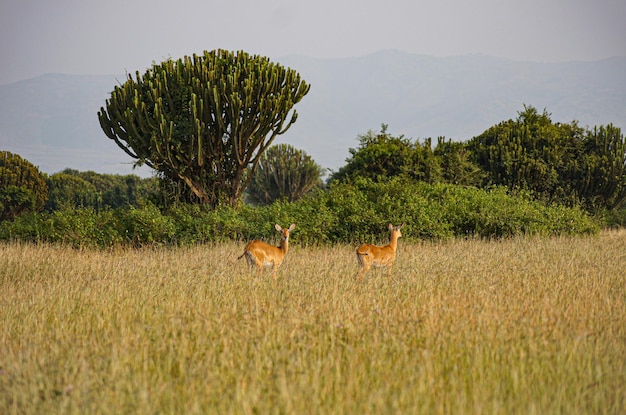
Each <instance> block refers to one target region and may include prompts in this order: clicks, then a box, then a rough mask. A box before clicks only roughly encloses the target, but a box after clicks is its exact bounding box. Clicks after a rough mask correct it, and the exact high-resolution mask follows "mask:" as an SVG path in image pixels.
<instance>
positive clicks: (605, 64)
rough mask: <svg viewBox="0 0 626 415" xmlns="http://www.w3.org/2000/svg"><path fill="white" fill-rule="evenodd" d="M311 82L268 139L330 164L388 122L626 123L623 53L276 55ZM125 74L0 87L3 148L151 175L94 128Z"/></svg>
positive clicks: (48, 78) (473, 128)
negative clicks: (557, 58) (526, 113)
mask: <svg viewBox="0 0 626 415" xmlns="http://www.w3.org/2000/svg"><path fill="white" fill-rule="evenodd" d="M277 61H278V62H280V63H281V64H283V65H285V66H289V67H292V68H294V69H296V70H297V71H298V72H299V73H300V74H301V75H302V76H303V78H304V79H305V80H306V81H307V82H309V83H310V84H311V85H312V87H311V91H310V92H309V94H308V95H307V96H306V97H305V98H304V99H303V100H302V102H301V103H299V104H298V105H297V106H296V109H297V111H298V113H299V115H300V116H299V118H298V122H297V123H296V124H294V125H293V126H292V128H291V129H290V130H289V131H288V132H287V133H286V134H285V135H284V136H282V137H280V138H279V141H277V142H287V143H290V144H292V145H294V146H296V147H297V148H301V149H303V150H305V151H307V152H308V153H309V154H310V155H311V156H312V157H313V158H314V159H315V160H316V161H317V162H318V163H319V164H321V165H322V166H323V167H326V168H330V169H337V168H338V167H340V166H342V165H343V164H344V161H345V159H346V157H348V156H349V153H348V149H349V148H350V147H355V146H356V145H357V144H358V142H357V141H356V137H357V135H358V134H361V133H364V132H367V131H368V130H374V131H377V130H378V129H379V128H380V125H381V123H385V124H388V125H389V132H390V133H391V134H393V135H399V134H403V135H404V136H405V137H409V138H416V139H417V138H420V139H422V138H427V137H433V138H436V137H437V136H446V137H448V138H453V139H455V140H463V141H464V140H467V139H470V138H471V137H473V136H475V135H478V134H480V133H482V132H483V131H484V130H485V129H487V128H489V127H490V126H492V125H494V124H497V123H499V122H500V121H504V120H507V119H510V118H515V117H516V116H517V112H518V111H520V110H521V109H522V108H523V105H524V104H527V105H532V106H534V107H536V108H538V109H539V110H543V109H544V108H545V109H547V110H548V112H550V113H551V114H552V119H553V121H560V122H571V121H573V120H578V121H579V123H580V125H582V126H586V125H588V126H594V125H603V124H608V123H613V124H615V125H616V126H618V127H621V128H623V129H624V128H626V57H616V58H612V59H606V60H601V61H595V62H567V63H536V62H517V61H511V60H506V59H500V58H494V57H489V56H481V55H471V56H457V57H449V58H436V57H430V56H421V55H412V54H407V53H403V52H398V51H381V52H378V53H374V54H371V55H367V56H360V57H354V58H344V59H316V58H309V57H304V56H295V55H294V56H285V57H282V58H279V59H277ZM124 79H125V78H124V75H98V76H96V75H93V76H92V75H84V76H83V75H80V76H79V75H63V74H47V75H43V76H41V77H37V78H33V79H29V80H25V81H21V82H16V83H13V84H9V85H0V149H6V150H9V151H12V152H15V153H18V154H20V155H21V156H23V157H25V158H26V159H28V160H30V161H31V162H33V163H34V164H36V165H38V166H39V167H40V168H41V170H43V171H45V172H48V173H54V172H57V171H60V170H62V169H64V168H65V167H71V168H75V169H78V170H95V171H97V172H100V173H122V174H126V173H131V172H134V173H136V174H140V175H149V170H148V169H146V168H143V169H141V170H139V171H138V170H135V171H133V170H132V162H133V160H132V159H130V158H129V157H128V156H126V155H125V154H124V153H123V152H122V150H121V149H119V148H118V147H117V146H116V145H115V144H114V143H113V142H112V141H111V140H109V139H108V138H107V137H106V136H105V135H104V133H102V131H101V130H100V126H99V124H98V120H97V115H96V113H97V111H98V109H99V108H100V107H101V106H102V105H104V101H105V99H106V98H107V97H108V96H109V93H110V91H111V90H112V89H113V87H114V86H115V85H116V84H117V83H119V82H122V81H124Z"/></svg>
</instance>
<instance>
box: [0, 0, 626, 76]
mask: <svg viewBox="0 0 626 415" xmlns="http://www.w3.org/2000/svg"><path fill="white" fill-rule="evenodd" d="M213 49H228V50H244V51H246V52H248V53H251V54H259V55H264V56H268V57H269V58H270V59H273V60H277V59H279V58H280V57H282V56H286V55H290V54H300V55H305V56H310V57H318V58H337V57H353V56H361V55H365V54H369V53H373V52H376V51H379V50H382V49H397V50H401V51H404V52H409V53H415V54H423V55H431V56H439V57H441V56H457V55H467V54H483V55H491V56H497V57H503V58H510V59H514V60H522V61H536V62H563V61H572V60H583V61H588V60H598V59H604V58H608V57H612V56H618V55H619V56H625V55H626V1H624V0H515V1H510V0H387V1H384V2H383V1H380V0H379V1H373V0H353V1H351V0H315V1H300V2H299V1H296V0H291V1H290V0H267V1H253V0H227V1H225V0H219V1H215V0H211V1H208V0H179V1H172V0H97V1H95V0H2V3H1V4H0V84H7V83H11V82H15V81H18V80H22V79H26V78H31V77H35V76H39V75H41V74H44V73H49V72H59V73H66V74H123V73H125V72H130V73H134V72H135V71H136V70H139V71H140V72H142V73H143V72H144V71H145V70H146V69H147V68H148V67H149V66H150V65H151V64H152V62H161V61H163V60H165V59H167V58H174V59H177V58H180V57H182V56H184V55H191V54H193V53H202V51H204V50H213ZM294 69H296V70H297V68H294Z"/></svg>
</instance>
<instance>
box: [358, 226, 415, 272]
mask: <svg viewBox="0 0 626 415" xmlns="http://www.w3.org/2000/svg"><path fill="white" fill-rule="evenodd" d="M403 226H404V223H403V224H402V225H399V226H393V225H392V224H391V223H390V224H389V231H390V232H391V238H390V241H389V245H385V246H376V245H370V244H363V245H361V246H359V247H358V248H357V250H356V257H357V259H358V260H359V266H360V267H361V269H360V270H359V273H358V275H357V276H358V278H359V279H360V280H361V279H363V276H364V275H365V273H366V272H367V271H368V270H369V269H370V268H371V266H372V265H374V266H377V267H388V269H389V275H391V267H392V266H393V261H394V260H395V259H396V249H397V248H398V238H399V237H401V236H402V233H401V232H400V228H402V227H403Z"/></svg>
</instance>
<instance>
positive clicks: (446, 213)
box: [0, 178, 599, 247]
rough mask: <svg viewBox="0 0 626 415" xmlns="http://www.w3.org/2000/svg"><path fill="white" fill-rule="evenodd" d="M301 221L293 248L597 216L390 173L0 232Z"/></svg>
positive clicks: (71, 216) (223, 233)
mask: <svg viewBox="0 0 626 415" xmlns="http://www.w3.org/2000/svg"><path fill="white" fill-rule="evenodd" d="M276 223H278V224H280V225H281V226H289V224H291V223H295V224H296V226H297V228H296V231H294V238H293V239H292V241H293V242H294V243H296V244H304V245H308V244H332V243H349V244H356V243H363V242H371V243H383V242H384V243H386V242H387V241H388V231H387V225H388V224H389V223H393V224H394V225H398V224H400V223H405V224H406V226H405V228H403V235H404V240H407V241H411V240H412V241H416V240H421V239H432V240H441V239H448V238H452V237H482V238H494V237H496V238H500V237H512V236H518V235H559V234H589V233H595V232H597V231H598V230H599V221H598V220H596V219H594V218H592V217H591V216H589V215H588V214H587V213H586V212H585V211H583V210H582V209H579V208H568V207H564V206H560V205H553V206H546V205H543V204H541V203H540V202H538V201H535V200H533V199H532V197H531V195H530V194H529V193H523V192H521V193H518V194H516V195H514V196H511V195H509V194H508V193H507V191H506V189H505V188H503V187H493V188H491V189H487V190H484V189H477V188H474V187H463V186H455V185H450V184H442V183H440V184H434V185H431V184H427V183H415V182H408V181H405V180H402V179H394V180H390V181H388V182H385V183H381V182H373V181H371V180H368V179H362V178H360V179H356V180H355V181H353V182H351V183H333V184H332V185H331V186H330V187H329V188H328V189H327V190H325V191H321V190H319V191H317V192H314V193H313V194H309V195H307V196H305V197H304V198H303V199H301V200H299V201H297V202H294V203H289V202H286V201H284V200H283V201H277V202H275V203H273V204H271V205H268V206H263V207H252V206H245V205H244V206H239V207H220V208H217V209H215V210H209V209H208V208H206V207H201V206H198V205H176V206H173V207H171V208H169V209H168V210H166V211H164V212H161V211H160V210H159V209H158V208H156V207H154V206H152V205H149V206H146V207H144V208H141V209H138V208H133V207H131V208H125V209H122V208H120V209H109V210H104V211H100V212H98V211H95V210H93V209H76V210H64V211H57V212H52V213H42V214H34V213H31V214H26V215H23V216H21V217H19V218H17V219H16V220H15V221H14V222H2V223H0V238H1V239H5V240H10V239H18V240H25V241H33V242H62V243H68V244H71V245H73V246H76V247H82V246H94V247H109V246H115V245H130V246H145V245H154V244H157V245H160V244H176V245H189V244H195V243H206V242H219V241H224V240H241V241H247V240H251V239H264V240H268V239H269V240H274V236H275V235H274V234H275V231H274V224H276Z"/></svg>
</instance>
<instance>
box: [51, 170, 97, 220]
mask: <svg viewBox="0 0 626 415" xmlns="http://www.w3.org/2000/svg"><path fill="white" fill-rule="evenodd" d="M48 189H49V195H48V201H47V202H46V205H45V207H46V210H48V211H52V210H64V209H74V208H79V207H96V206H98V205H100V198H99V197H98V196H99V195H98V192H97V191H96V187H95V186H94V185H92V184H91V183H89V182H87V181H86V180H83V179H82V178H80V177H78V176H74V175H71V174H67V173H56V174H53V175H52V176H50V177H49V178H48Z"/></svg>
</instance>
